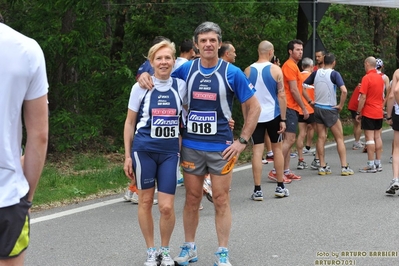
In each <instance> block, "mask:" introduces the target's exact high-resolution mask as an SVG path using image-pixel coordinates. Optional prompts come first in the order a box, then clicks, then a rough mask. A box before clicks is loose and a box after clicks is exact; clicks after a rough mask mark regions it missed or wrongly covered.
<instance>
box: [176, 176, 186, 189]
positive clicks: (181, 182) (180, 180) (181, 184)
mask: <svg viewBox="0 0 399 266" xmlns="http://www.w3.org/2000/svg"><path fill="white" fill-rule="evenodd" d="M176 186H177V187H182V186H184V178H183V177H182V176H180V178H179V179H178V180H177V184H176Z"/></svg>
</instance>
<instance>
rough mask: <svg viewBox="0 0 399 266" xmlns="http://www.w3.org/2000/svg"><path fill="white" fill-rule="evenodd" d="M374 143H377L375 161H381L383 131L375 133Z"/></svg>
mask: <svg viewBox="0 0 399 266" xmlns="http://www.w3.org/2000/svg"><path fill="white" fill-rule="evenodd" d="M374 142H375V159H376V160H381V155H382V138H381V130H375V131H374Z"/></svg>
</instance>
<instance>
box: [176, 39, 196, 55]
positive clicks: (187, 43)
mask: <svg viewBox="0 0 399 266" xmlns="http://www.w3.org/2000/svg"><path fill="white" fill-rule="evenodd" d="M193 47H194V43H193V41H192V40H190V39H185V40H184V41H182V43H181V44H180V48H179V49H180V52H181V53H188V52H190V51H191V50H192V49H193Z"/></svg>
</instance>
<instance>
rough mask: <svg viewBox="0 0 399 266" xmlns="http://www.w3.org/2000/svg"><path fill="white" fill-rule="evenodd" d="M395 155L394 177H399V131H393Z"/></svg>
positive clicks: (393, 160) (393, 158)
mask: <svg viewBox="0 0 399 266" xmlns="http://www.w3.org/2000/svg"><path fill="white" fill-rule="evenodd" d="M393 146H394V148H393V153H392V154H393V156H392V171H393V178H399V131H396V130H395V131H394V133H393Z"/></svg>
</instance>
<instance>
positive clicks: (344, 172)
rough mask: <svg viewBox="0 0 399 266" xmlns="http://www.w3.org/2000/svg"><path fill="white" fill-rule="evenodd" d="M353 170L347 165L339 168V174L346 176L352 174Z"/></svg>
mask: <svg viewBox="0 0 399 266" xmlns="http://www.w3.org/2000/svg"><path fill="white" fill-rule="evenodd" d="M354 173H355V172H354V171H353V170H352V169H350V168H349V165H347V166H345V167H342V168H341V175H343V176H348V175H353V174H354Z"/></svg>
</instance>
